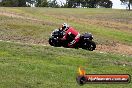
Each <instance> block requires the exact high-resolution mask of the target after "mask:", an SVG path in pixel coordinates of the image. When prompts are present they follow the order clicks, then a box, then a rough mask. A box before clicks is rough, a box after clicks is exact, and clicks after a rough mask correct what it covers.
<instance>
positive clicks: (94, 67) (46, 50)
mask: <svg viewBox="0 0 132 88" xmlns="http://www.w3.org/2000/svg"><path fill="white" fill-rule="evenodd" d="M115 62H127V64H126V66H123V65H124V64H123V63H120V64H119V63H115ZM130 62H132V57H131V56H122V55H116V54H111V53H104V54H102V53H99V52H89V51H85V50H81V49H79V50H76V49H64V48H54V47H43V46H39V45H38V46H32V45H25V44H15V43H6V42H0V70H1V71H0V80H1V81H0V86H1V88H16V87H17V88H26V87H28V88H45V87H46V88H47V87H48V88H50V87H51V88H67V87H70V88H78V87H81V88H96V87H99V88H106V87H107V88H111V87H116V88H121V87H122V88H123V87H125V88H130V87H132V84H131V83H130V84H109V85H108V84H95V85H94V84H88V85H84V86H79V85H78V84H77V83H76V77H77V70H78V67H79V66H83V67H84V68H85V69H86V72H87V73H88V74H107V73H108V74H110V73H111V74H120V73H122V74H130V75H132V68H131V66H132V64H129V63H130Z"/></svg>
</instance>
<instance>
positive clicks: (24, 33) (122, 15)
mask: <svg viewBox="0 0 132 88" xmlns="http://www.w3.org/2000/svg"><path fill="white" fill-rule="evenodd" d="M0 11H1V12H8V13H14V14H16V15H20V16H23V17H25V18H24V19H23V18H19V17H17V18H15V17H7V16H0V18H1V22H0V23H1V25H0V29H1V30H6V32H4V34H3V35H6V34H8V32H9V33H11V35H10V36H12V37H14V36H18V37H22V38H25V37H30V38H31V39H33V40H35V39H36V41H41V40H42V39H44V40H46V41H47V39H48V36H49V35H48V34H50V33H51V31H52V30H54V29H55V28H58V27H59V26H60V24H62V23H63V22H67V23H69V24H70V25H71V26H73V27H74V28H76V29H77V30H78V31H79V32H80V33H84V32H91V33H92V34H93V35H94V36H95V38H94V39H95V41H98V44H105V43H106V44H107V43H110V42H113V41H115V42H119V43H123V44H126V45H132V31H131V29H132V25H131V20H132V18H131V15H132V12H131V11H128V12H127V11H125V10H112V9H67V8H60V9H59V8H58V9H54V8H50V9H49V8H0ZM28 18H30V20H29V19H28ZM32 19H37V20H32ZM14 33H16V34H14ZM37 34H40V35H37ZM3 35H2V36H3ZM6 36H7V39H10V40H12V38H10V36H9V35H6ZM104 36H105V38H104ZM14 40H15V39H14ZM14 40H13V41H14ZM15 41H18V40H15ZM21 41H22V40H21ZM107 41H109V42H107Z"/></svg>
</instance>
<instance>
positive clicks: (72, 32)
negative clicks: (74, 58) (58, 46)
mask: <svg viewBox="0 0 132 88" xmlns="http://www.w3.org/2000/svg"><path fill="white" fill-rule="evenodd" d="M60 29H61V30H63V31H64V32H65V35H64V37H63V38H62V40H67V38H68V36H70V37H72V38H73V40H72V41H71V42H69V43H68V47H70V48H72V47H74V46H75V45H76V43H77V42H78V41H79V39H80V33H79V32H78V31H76V30H75V29H74V28H73V27H71V26H69V25H68V24H67V23H63V24H62V27H61V28H60Z"/></svg>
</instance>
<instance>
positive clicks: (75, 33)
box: [63, 27, 79, 39]
mask: <svg viewBox="0 0 132 88" xmlns="http://www.w3.org/2000/svg"><path fill="white" fill-rule="evenodd" d="M70 34H73V35H75V36H77V35H78V34H79V32H78V31H76V30H75V29H74V28H72V27H69V29H68V30H67V31H66V34H65V35H64V37H63V38H64V39H66V37H67V36H68V35H70Z"/></svg>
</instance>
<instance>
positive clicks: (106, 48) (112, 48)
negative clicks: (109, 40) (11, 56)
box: [96, 43, 132, 55]
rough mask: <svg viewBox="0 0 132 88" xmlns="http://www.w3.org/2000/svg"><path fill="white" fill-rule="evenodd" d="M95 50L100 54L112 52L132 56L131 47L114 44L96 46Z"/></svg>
mask: <svg viewBox="0 0 132 88" xmlns="http://www.w3.org/2000/svg"><path fill="white" fill-rule="evenodd" d="M96 50H98V51H102V52H114V53H119V54H127V55H132V46H128V45H123V44H119V43H115V44H113V45H97V48H96Z"/></svg>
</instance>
